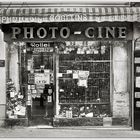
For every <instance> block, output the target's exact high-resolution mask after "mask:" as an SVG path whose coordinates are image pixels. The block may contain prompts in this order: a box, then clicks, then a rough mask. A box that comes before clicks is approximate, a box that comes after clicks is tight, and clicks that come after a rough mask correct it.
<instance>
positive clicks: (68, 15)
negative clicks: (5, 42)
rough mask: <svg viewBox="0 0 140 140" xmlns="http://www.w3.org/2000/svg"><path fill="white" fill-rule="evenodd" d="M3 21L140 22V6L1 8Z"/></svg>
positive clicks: (0, 16) (0, 13)
mask: <svg viewBox="0 0 140 140" xmlns="http://www.w3.org/2000/svg"><path fill="white" fill-rule="evenodd" d="M0 18H1V19H0V20H1V23H22V22H25V23H29V22H37V23H41V22H73V21H75V22H81V21H93V22H105V21H109V22H114V21H121V22H124V21H127V22H135V21H136V22H140V7H39V8H37V7H27V8H25V7H24V8H23V7H21V8H17V7H16V8H13V7H12V8H11V7H9V8H1V9H0Z"/></svg>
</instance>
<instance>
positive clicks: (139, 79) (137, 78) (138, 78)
mask: <svg viewBox="0 0 140 140" xmlns="http://www.w3.org/2000/svg"><path fill="white" fill-rule="evenodd" d="M136 87H140V77H136Z"/></svg>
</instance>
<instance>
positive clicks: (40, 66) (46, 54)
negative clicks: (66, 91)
mask: <svg viewBox="0 0 140 140" xmlns="http://www.w3.org/2000/svg"><path fill="white" fill-rule="evenodd" d="M47 45H48V43H47ZM28 46H30V47H29V48H28V50H29V51H28V60H27V70H28V93H29V92H30V94H31V98H32V110H31V111H32V116H34V115H35V116H46V114H47V110H46V101H47V97H45V96H44V94H43V92H44V88H45V85H50V84H51V83H52V84H53V47H48V46H47V47H46V48H44V45H42V44H41V46H40V43H36V44H35V43H34V46H33V45H32V47H31V45H30V44H28ZM42 46H43V48H42ZM30 50H31V51H30ZM51 111H53V110H51Z"/></svg>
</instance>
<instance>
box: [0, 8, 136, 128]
mask: <svg viewBox="0 0 140 140" xmlns="http://www.w3.org/2000/svg"><path fill="white" fill-rule="evenodd" d="M75 8H77V7H75ZM75 8H70V7H63V8H61V11H59V10H60V9H59V8H58V7H57V8H56V7H55V8H54V7H51V8H50V7H49V8H44V10H46V9H47V10H48V11H50V13H49V12H48V15H47V16H45V15H44V17H42V18H43V20H44V21H43V22H37V20H35V21H34V22H29V21H26V20H24V21H23V22H21V21H20V20H19V19H17V18H15V21H16V20H17V21H16V23H15V22H14V20H13V19H14V18H13V19H12V18H11V19H10V18H9V19H8V20H9V21H7V23H2V24H1V29H2V32H3V33H4V41H5V42H6V47H5V49H6V61H5V68H6V80H7V81H6V83H5V84H6V109H5V110H6V118H7V120H8V119H9V120H12V119H13V120H24V119H25V120H27V121H28V125H40V124H44V125H53V126H56V127H57V126H93V127H94V126H102V127H106V126H120V127H122V126H123V127H132V124H133V117H132V116H133V115H132V112H133V105H132V104H133V95H132V91H133V86H132V85H133V83H132V82H133V81H132V78H133V75H132V71H133V70H132V65H133V58H132V56H133V23H132V22H130V21H131V20H132V19H133V20H135V18H134V16H133V15H132V13H133V12H132V10H133V9H131V8H130V9H129V8H128V7H121V8H120V7H106V8H103V7H98V8H97V7H88V8H84V7H79V11H78V10H77V11H76V9H75ZM33 9H34V8H32V9H31V10H32V11H33ZM66 9H67V11H66ZM68 9H69V10H68ZM71 9H73V10H71ZM74 9H75V10H74ZM12 10H13V9H11V11H12ZM91 10H92V11H91ZM125 10H127V16H126V15H125V14H124V15H123V14H122V13H124V12H125ZM13 11H14V10H13ZM34 11H36V10H35V9H34ZM42 11H43V9H42ZM52 11H53V12H52ZM54 11H55V12H54ZM85 11H86V12H85ZM101 11H102V12H101ZM103 11H104V13H103ZM112 11H114V12H112ZM117 11H118V13H117V14H116V12H117ZM128 11H129V12H130V13H128ZM4 12H5V11H4V10H3V13H4ZM26 12H27V9H24V12H23V13H24V14H25V13H26ZM30 12H31V11H30ZM30 12H29V13H30ZM38 12H39V10H38ZM51 12H52V13H51ZM67 12H69V14H68V13H67ZM75 12H76V14H75ZM105 12H106V14H107V16H104V14H105ZM119 12H121V13H119ZM131 12H132V13H131ZM17 13H18V10H15V14H17ZM44 13H45V12H44ZM70 13H71V15H70ZM114 13H115V14H116V15H114ZM38 14H39V13H38ZM93 14H94V15H93ZM119 14H121V16H119ZM129 14H130V15H129ZM31 15H32V14H31ZM33 15H34V16H35V15H37V14H33ZM128 15H129V18H128ZM11 17H12V16H11ZM13 17H14V16H13ZM45 17H46V18H45ZM18 18H19V17H18ZM40 19H41V16H40ZM4 20H6V19H4V18H3V22H4ZM49 21H50V22H49ZM110 21H112V22H110ZM122 21H123V22H122ZM5 22H6V21H5ZM18 22H19V23H18Z"/></svg>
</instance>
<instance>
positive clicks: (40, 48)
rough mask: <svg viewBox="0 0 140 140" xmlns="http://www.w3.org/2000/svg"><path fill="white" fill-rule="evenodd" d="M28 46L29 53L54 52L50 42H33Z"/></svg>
mask: <svg viewBox="0 0 140 140" xmlns="http://www.w3.org/2000/svg"><path fill="white" fill-rule="evenodd" d="M27 46H28V47H27V51H32V52H33V53H39V52H53V48H52V47H51V43H49V42H48V43H45V42H31V43H27Z"/></svg>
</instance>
